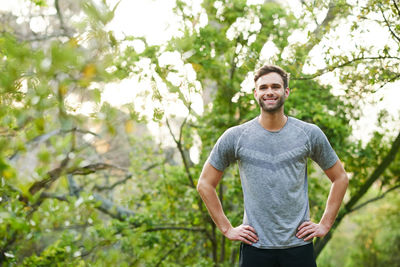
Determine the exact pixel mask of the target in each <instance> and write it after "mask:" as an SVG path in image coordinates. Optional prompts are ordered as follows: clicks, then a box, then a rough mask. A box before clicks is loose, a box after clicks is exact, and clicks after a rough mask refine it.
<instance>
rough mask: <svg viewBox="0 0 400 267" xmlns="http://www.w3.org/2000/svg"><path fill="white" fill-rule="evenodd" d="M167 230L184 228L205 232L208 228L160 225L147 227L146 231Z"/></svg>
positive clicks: (184, 229) (185, 229)
mask: <svg viewBox="0 0 400 267" xmlns="http://www.w3.org/2000/svg"><path fill="white" fill-rule="evenodd" d="M166 230H183V231H192V232H205V231H206V229H204V228H201V227H184V226H159V227H154V228H149V229H146V231H145V232H156V231H166Z"/></svg>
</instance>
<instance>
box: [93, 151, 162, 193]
mask: <svg viewBox="0 0 400 267" xmlns="http://www.w3.org/2000/svg"><path fill="white" fill-rule="evenodd" d="M166 161H167V159H165V160H164V161H163V162H161V163H154V164H151V165H150V166H148V167H147V168H145V169H144V171H146V172H147V171H150V170H151V169H153V168H155V167H157V166H159V165H160V164H164V163H165V162H166ZM132 177H133V175H132V174H131V173H128V174H127V175H126V176H125V178H124V179H122V180H119V181H117V182H115V183H113V184H112V185H109V186H100V185H95V186H94V187H93V189H95V190H98V191H104V190H112V189H114V188H115V187H117V186H118V185H121V184H124V183H126V182H127V181H128V180H129V179H131V178H132Z"/></svg>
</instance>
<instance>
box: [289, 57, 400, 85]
mask: <svg viewBox="0 0 400 267" xmlns="http://www.w3.org/2000/svg"><path fill="white" fill-rule="evenodd" d="M377 59H378V60H382V59H397V60H400V57H395V56H377V57H358V58H353V59H352V60H349V61H347V62H344V63H341V64H337V65H333V66H329V67H327V68H324V69H320V70H317V71H316V73H315V74H312V75H307V76H303V77H293V78H292V77H291V78H290V79H291V80H311V79H314V78H316V77H318V76H321V75H323V74H325V73H327V72H330V71H333V70H335V69H338V68H342V67H345V66H348V65H351V64H352V63H354V62H357V61H363V60H377Z"/></svg>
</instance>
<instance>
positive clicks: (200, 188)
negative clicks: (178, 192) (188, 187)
mask: <svg viewBox="0 0 400 267" xmlns="http://www.w3.org/2000/svg"><path fill="white" fill-rule="evenodd" d="M205 187H206V185H205V182H204V179H202V177H200V179H199V181H198V182H197V186H196V189H197V192H199V193H200V194H201V193H202V192H204V188H205Z"/></svg>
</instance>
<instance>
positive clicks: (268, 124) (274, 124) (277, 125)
mask: <svg viewBox="0 0 400 267" xmlns="http://www.w3.org/2000/svg"><path fill="white" fill-rule="evenodd" d="M287 120H288V117H287V116H286V115H285V114H284V112H283V109H281V110H279V111H277V112H273V113H271V112H265V111H263V110H261V114H260V116H259V117H258V122H259V123H260V124H261V126H262V127H263V128H264V129H266V130H268V131H271V132H275V131H279V130H280V129H282V128H283V126H285V124H286V122H287Z"/></svg>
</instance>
